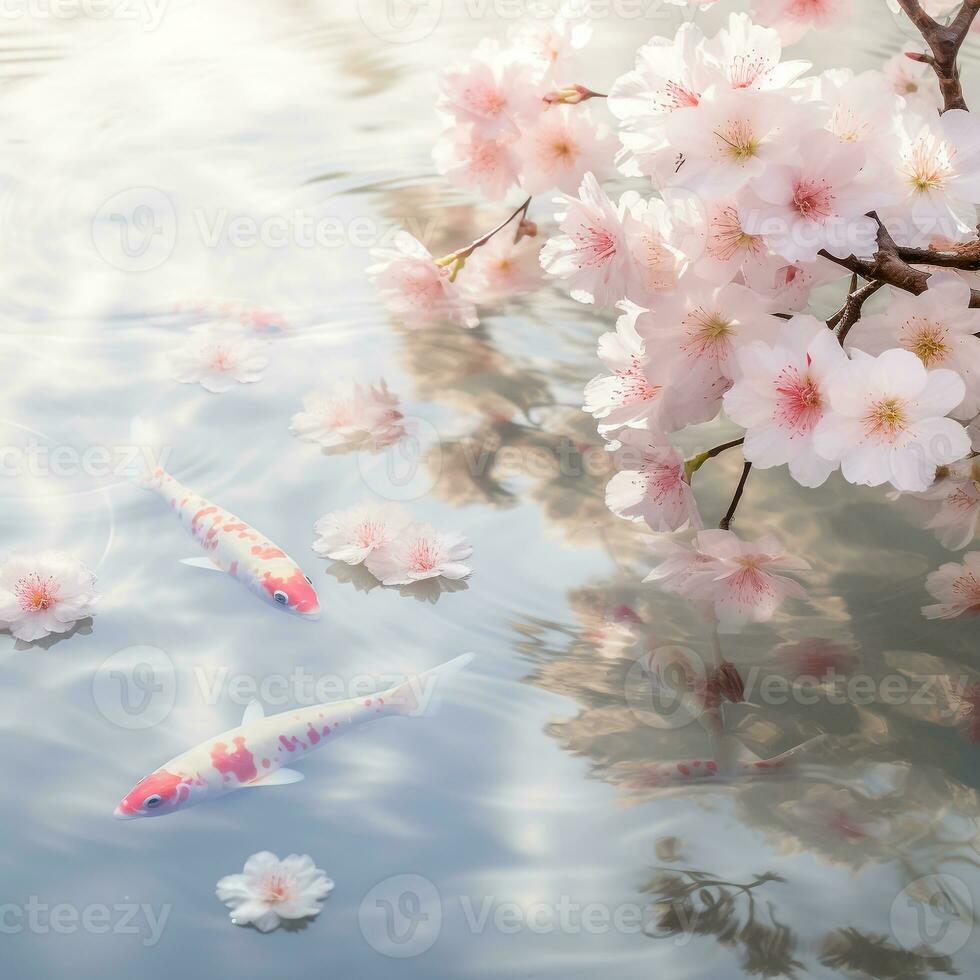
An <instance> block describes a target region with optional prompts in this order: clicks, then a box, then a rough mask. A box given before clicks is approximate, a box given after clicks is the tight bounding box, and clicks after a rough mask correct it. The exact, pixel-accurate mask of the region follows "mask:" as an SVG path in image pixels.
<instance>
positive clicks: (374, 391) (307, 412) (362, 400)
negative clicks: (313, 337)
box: [289, 381, 406, 453]
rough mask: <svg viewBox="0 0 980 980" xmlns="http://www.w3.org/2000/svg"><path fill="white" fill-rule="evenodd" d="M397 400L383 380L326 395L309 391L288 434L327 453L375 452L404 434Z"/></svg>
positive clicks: (346, 387) (345, 387)
mask: <svg viewBox="0 0 980 980" xmlns="http://www.w3.org/2000/svg"><path fill="white" fill-rule="evenodd" d="M398 404H399V402H398V398H397V397H396V396H395V395H393V394H391V392H389V391H388V386H387V385H386V384H385V383H384V381H379V382H378V384H377V385H368V386H366V387H365V386H362V385H359V384H354V383H351V384H348V385H346V386H342V387H340V388H339V389H336V390H333V391H330V392H311V393H310V394H308V395H307V396H306V397H305V398H304V399H303V411H302V412H297V413H296V414H295V415H294V416H293V418H292V423H291V424H290V426H289V431H290V432H292V433H293V435H294V436H296V438H297V439H302V440H303V442H314V443H316V444H317V445H319V446H321V447H322V448H323V450H324V451H325V452H328V453H342V452H350V451H352V450H368V451H371V452H377V451H379V450H382V449H385V448H387V447H388V446H390V445H391V444H392V443H394V442H397V441H398V440H399V439H400V438H401V437H402V436H403V435H405V432H406V429H405V423H404V416H403V415H402V413H401V411H400V410H399V408H398Z"/></svg>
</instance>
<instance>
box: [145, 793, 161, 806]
mask: <svg viewBox="0 0 980 980" xmlns="http://www.w3.org/2000/svg"><path fill="white" fill-rule="evenodd" d="M162 802H163V797H162V796H161V795H160V794H159V793H154V794H153V795H152V796H148V797H147V798H146V799H145V800H143V806H145V807H148V808H149V809H151V810H152V809H153V808H154V807H155V806H159V805H160V804H161V803H162Z"/></svg>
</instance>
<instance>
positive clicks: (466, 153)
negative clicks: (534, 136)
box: [432, 126, 519, 201]
mask: <svg viewBox="0 0 980 980" xmlns="http://www.w3.org/2000/svg"><path fill="white" fill-rule="evenodd" d="M432 157H433V160H434V161H435V165H436V170H437V171H438V172H439V173H440V174H442V175H443V176H445V177H447V178H448V179H449V181H450V182H451V183H453V184H455V185H456V186H458V187H462V188H464V189H467V190H469V189H473V190H476V191H477V192H478V193H479V194H480V195H481V196H482V197H485V198H486V199H487V200H489V201H497V200H500V198H502V197H504V196H505V195H506V194H507V192H508V191H509V190H510V189H511V188H512V187H514V186H515V185H516V184H517V180H518V167H519V161H518V159H517V155H516V153H515V140H514V139H513V138H511V137H503V138H499V139H495V138H494V137H491V136H483V135H481V134H480V133H479V132H478V131H477V129H476V128H475V127H474V126H453V127H450V128H449V129H447V130H446V131H445V132H444V133H443V134H442V136H441V137H440V138H439V140H438V141H437V143H436V145H435V147H434V148H433V150H432Z"/></svg>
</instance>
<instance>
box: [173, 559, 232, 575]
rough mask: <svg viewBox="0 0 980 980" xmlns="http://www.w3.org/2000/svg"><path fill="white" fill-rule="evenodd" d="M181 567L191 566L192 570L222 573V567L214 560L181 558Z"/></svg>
mask: <svg viewBox="0 0 980 980" xmlns="http://www.w3.org/2000/svg"><path fill="white" fill-rule="evenodd" d="M180 563H181V565H190V567H191V568H205V569H209V570H210V571H212V572H220V571H222V568H221V566H220V565H219V564H218V563H217V562H216V561H215V560H214V559H213V558H205V557H204V556H202V557H200V558H181V559H180Z"/></svg>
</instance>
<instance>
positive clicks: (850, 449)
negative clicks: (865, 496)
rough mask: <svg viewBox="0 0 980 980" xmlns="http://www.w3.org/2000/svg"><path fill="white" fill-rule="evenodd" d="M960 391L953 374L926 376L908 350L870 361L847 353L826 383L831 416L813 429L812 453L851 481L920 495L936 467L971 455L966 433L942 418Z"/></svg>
mask: <svg viewBox="0 0 980 980" xmlns="http://www.w3.org/2000/svg"><path fill="white" fill-rule="evenodd" d="M965 391H966V389H965V386H964V384H963V381H962V379H961V378H960V376H959V375H958V374H955V373H954V372H953V371H947V370H943V369H939V370H936V371H928V370H926V368H925V367H924V365H923V364H922V361H920V360H919V358H918V357H916V356H915V355H914V354H912V353H910V352H909V351H905V350H888V351H885V352H884V353H883V354H880V355H878V357H877V358H875V357H871V356H869V355H868V354H865V353H864V352H863V351H859V350H853V351H852V352H851V361H850V362H849V363H848V364H846V365H844V366H843V367H842V368H841V369H840V370H839V371H838V372H837V374H836V375H835V376H834V378H833V379H831V381H830V383H829V385H828V389H827V398H828V402H829V406H830V411H829V412H827V413H826V414H825V415H824V416H823V417H822V418H821V420H820V421H819V422H818V423H817V427H816V430H815V431H814V434H813V446H814V449H815V450H816V451H817V453H818V454H819V455H820V456H822V457H823V458H824V459H826V460H840V464H841V472H842V473H843V475H844V479H845V480H847V481H848V482H849V483H858V484H863V485H865V486H872V487H876V486H880V485H881V484H882V483H889V482H890V483H891V484H892V486H893V487H895V489H896V490H925V489H926V488H927V487H929V486H930V485H931V484H932V482H933V480H934V479H935V474H936V467H937V466H944V465H946V464H948V463H953V462H955V461H956V460H958V459H961V458H962V457H963V456H965V455H966V454H967V453H968V452H969V451H970V438H969V436H968V435H967V433H966V430H965V429H964V428H963V426H961V425H960V424H959V423H958V422H954V421H953V420H952V419H948V418H946V417H945V416H946V415H947V414H948V413H949V412H950V411H952V410H953V409H954V408H955V407H956V406H957V405H958V404H959V403H960V402H961V401H962V400H963V396H964V394H965Z"/></svg>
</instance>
